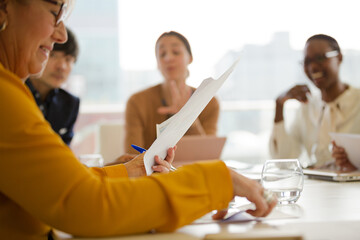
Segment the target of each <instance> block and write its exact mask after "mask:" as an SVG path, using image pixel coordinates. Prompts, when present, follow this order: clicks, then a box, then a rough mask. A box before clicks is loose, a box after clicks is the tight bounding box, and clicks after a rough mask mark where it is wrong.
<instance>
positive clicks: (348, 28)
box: [68, 0, 360, 161]
mask: <svg viewBox="0 0 360 240" xmlns="http://www.w3.org/2000/svg"><path fill="white" fill-rule="evenodd" d="M359 5H360V4H359V3H358V1H356V0H352V1H351V0H341V1H340V0H336V1H333V0H301V1H300V0H298V1H289V0H195V1H194V0H181V1H175V0H119V1H117V0H106V1H94V0H77V1H76V6H75V10H74V11H73V13H72V16H71V17H70V19H69V21H68V25H69V27H70V28H71V29H72V30H73V31H74V32H75V34H76V35H77V37H78V39H79V42H80V50H81V51H80V58H79V60H78V62H77V64H76V66H75V69H74V72H73V74H72V79H71V80H70V81H69V84H68V85H69V86H68V87H69V89H71V90H72V91H73V92H74V93H75V94H77V95H79V96H80V97H81V99H82V109H83V110H84V109H87V108H86V107H92V109H94V108H95V109H98V111H99V112H101V111H102V109H104V107H103V105H104V104H105V105H107V109H112V110H113V111H120V112H121V111H123V105H124V103H125V102H126V100H127V98H128V97H129V96H130V95H131V94H132V93H134V92H135V91H138V90H140V89H143V88H146V87H149V86H151V85H154V84H156V83H158V82H161V81H162V78H161V75H160V74H159V73H158V71H157V66H156V60H155V50H154V47H155V41H156V39H157V38H158V36H159V35H160V34H161V33H163V32H165V31H170V30H175V31H178V32H180V33H182V34H183V35H184V36H186V37H187V38H188V40H189V42H190V44H191V47H192V50H193V56H194V61H193V63H192V64H191V66H190V77H189V79H188V83H190V85H193V86H195V87H196V86H198V85H199V84H200V82H201V81H202V80H203V79H205V78H207V77H209V76H212V77H218V76H219V75H220V74H221V73H222V72H223V71H224V70H225V69H226V68H227V67H229V66H230V65H231V63H232V62H233V61H234V60H235V59H237V58H238V57H240V59H241V60H240V62H239V64H238V67H237V69H236V71H235V72H234V73H233V74H232V75H231V77H230V78H229V79H228V81H227V82H226V83H225V85H224V86H223V88H222V89H221V91H220V92H219V93H218V97H219V99H220V100H221V104H222V105H221V106H222V113H221V118H220V122H219V134H220V135H227V136H228V142H227V145H226V148H225V151H224V156H225V157H227V158H234V159H242V160H244V161H262V160H264V159H266V158H268V149H267V142H268V137H269V134H270V131H271V127H272V121H273V115H274V113H273V106H274V99H275V98H276V97H277V95H279V94H280V93H281V92H283V91H285V90H287V89H288V88H289V87H291V86H293V85H294V84H298V83H307V84H309V81H308V80H307V79H306V77H305V75H304V74H303V71H302V67H301V66H300V64H299V61H300V60H301V58H302V48H303V46H304V43H305V41H306V39H307V38H308V37H310V36H311V35H313V34H317V33H324V34H328V35H331V36H333V37H334V38H336V39H337V40H338V42H339V44H340V47H341V48H342V49H343V54H344V62H343V66H342V72H341V77H342V80H343V81H345V82H348V83H351V84H352V85H354V86H360V79H359V77H360V68H359V67H358V66H360V51H359V49H360V30H357V23H358V22H359V19H358V9H359ZM99 104H100V105H101V106H102V107H100V108H97V106H99ZM114 104H115V105H114ZM109 105H110V106H113V108H111V107H109ZM290 108H291V109H292V107H290ZM291 109H290V110H291ZM112 110H110V111H112ZM289 115H291V111H289Z"/></svg>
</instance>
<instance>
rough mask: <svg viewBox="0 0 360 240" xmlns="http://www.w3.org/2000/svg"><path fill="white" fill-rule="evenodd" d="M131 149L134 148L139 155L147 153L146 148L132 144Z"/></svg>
mask: <svg viewBox="0 0 360 240" xmlns="http://www.w3.org/2000/svg"><path fill="white" fill-rule="evenodd" d="M131 147H132V148H134V149H135V150H136V151H138V152H139V153H143V152H145V151H146V149H145V148H142V147H139V146H136V145H134V144H131Z"/></svg>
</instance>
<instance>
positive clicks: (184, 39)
mask: <svg viewBox="0 0 360 240" xmlns="http://www.w3.org/2000/svg"><path fill="white" fill-rule="evenodd" d="M168 36H174V37H177V38H178V39H179V40H180V41H181V42H182V43H183V44H184V45H185V47H186V50H187V51H188V53H189V54H190V56H191V57H192V52H191V47H190V43H189V41H188V40H187V39H186V38H185V37H184V36H183V35H182V34H180V33H178V32H175V31H170V32H164V33H163V34H161V35H160V37H159V38H158V39H157V40H156V44H155V49H156V46H157V44H158V42H159V41H160V39H162V38H163V37H168Z"/></svg>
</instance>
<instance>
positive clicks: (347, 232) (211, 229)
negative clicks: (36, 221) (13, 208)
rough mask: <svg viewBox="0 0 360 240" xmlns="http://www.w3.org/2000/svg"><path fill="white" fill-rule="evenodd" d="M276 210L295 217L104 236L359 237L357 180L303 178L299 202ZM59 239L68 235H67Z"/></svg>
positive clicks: (146, 238)
mask: <svg viewBox="0 0 360 240" xmlns="http://www.w3.org/2000/svg"><path fill="white" fill-rule="evenodd" d="M277 210H278V211H283V212H287V213H289V214H293V215H296V216H298V217H297V218H287V219H279V220H264V221H262V222H255V221H252V222H245V223H229V224H217V223H212V224H199V225H188V226H185V227H183V228H180V229H178V230H177V231H176V232H174V233H166V234H143V235H134V236H126V237H113V238H106V239H107V240H112V239H117V240H125V239H131V240H149V239H159V240H162V239H164V240H165V239H171V240H177V239H179V240H180V239H190V240H191V239H204V238H205V236H207V237H208V238H209V239H210V237H211V235H209V234H222V239H226V238H227V237H229V236H234V234H247V235H249V234H250V235H251V234H255V235H256V234H265V235H267V236H269V235H274V236H280V235H281V234H283V233H284V234H288V233H294V234H295V233H296V234H295V235H302V236H303V238H304V239H307V240H325V239H334V240H335V239H341V240H344V239H360V182H353V183H335V182H325V181H319V180H311V179H305V185H304V190H303V192H302V193H301V197H300V199H299V200H298V202H297V203H296V204H293V205H285V206H279V207H278V209H277ZM230 233H231V234H230ZM59 239H67V237H60V238H59ZM72 239H75V238H72ZM82 239H83V238H82ZM232 239H235V238H232Z"/></svg>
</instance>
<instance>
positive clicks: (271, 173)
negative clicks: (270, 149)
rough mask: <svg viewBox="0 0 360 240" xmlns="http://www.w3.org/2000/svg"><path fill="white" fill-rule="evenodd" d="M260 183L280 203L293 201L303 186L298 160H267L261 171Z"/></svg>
mask: <svg viewBox="0 0 360 240" xmlns="http://www.w3.org/2000/svg"><path fill="white" fill-rule="evenodd" d="M261 184H262V186H263V187H264V188H265V189H268V190H270V191H272V192H273V193H274V194H275V195H276V196H277V199H278V202H279V203H280V204H289V203H295V202H296V201H297V200H298V199H299V197H300V193H301V191H302V189H303V186H304V174H303V171H302V168H301V166H300V163H299V160H297V159H276V160H267V161H266V162H265V164H264V167H263V170H262V173H261Z"/></svg>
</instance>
